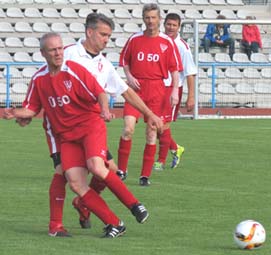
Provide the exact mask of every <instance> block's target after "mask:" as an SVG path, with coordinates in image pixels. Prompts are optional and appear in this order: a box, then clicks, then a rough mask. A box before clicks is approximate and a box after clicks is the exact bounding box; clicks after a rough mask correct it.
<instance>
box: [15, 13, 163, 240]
mask: <svg viewBox="0 0 271 255" xmlns="http://www.w3.org/2000/svg"><path fill="white" fill-rule="evenodd" d="M85 25H86V31H85V38H82V39H80V40H79V41H78V42H77V43H76V44H72V45H69V46H67V47H65V50H64V58H65V59H70V60H74V61H76V62H78V63H80V64H81V65H84V67H85V68H87V69H88V71H90V72H91V73H92V74H93V75H94V76H95V78H96V79H97V81H98V82H99V84H100V85H101V86H102V87H103V88H104V90H105V91H106V92H107V93H109V94H111V95H115V96H117V95H120V94H121V95H122V96H123V97H124V98H125V100H127V101H128V102H130V103H132V104H133V105H134V107H136V108H137V109H138V110H139V111H140V112H141V113H143V114H144V115H145V116H146V117H147V118H148V121H149V125H156V126H157V127H158V128H161V126H162V121H161V120H160V119H159V118H158V117H157V116H155V115H154V114H153V113H152V112H151V111H150V110H149V109H148V107H147V106H146V105H145V104H144V103H143V101H142V100H141V99H140V98H139V97H138V96H137V94H136V93H135V92H134V91H133V90H132V89H131V88H129V87H128V86H127V84H126V83H125V82H124V81H123V80H122V79H121V78H120V76H119V75H118V73H117V72H116V70H115V68H114V66H113V65H112V63H111V62H110V61H108V60H107V59H106V58H105V57H104V56H103V54H102V53H101V51H102V50H103V49H104V48H105V47H106V44H107V42H108V40H109V38H110V36H111V34H112V31H113V29H114V23H113V21H112V19H110V18H108V17H106V16H105V15H103V14H101V13H91V14H89V15H88V16H87V18H86V23H85ZM21 121H23V120H18V122H19V123H21ZM21 124H22V125H25V124H24V123H21ZM43 127H44V129H45V131H46V132H45V133H46V137H47V143H48V146H49V150H50V155H51V157H52V159H53V162H54V167H55V169H56V172H55V174H54V176H53V179H52V182H51V185H50V189H49V195H50V223H49V234H50V235H56V236H63V235H65V234H66V233H67V232H66V231H64V230H63V229H64V228H63V222H62V215H63V206H64V200H65V185H66V179H65V177H64V176H63V175H62V169H61V160H60V146H59V141H58V138H57V136H56V135H55V133H54V131H53V130H52V127H51V125H50V124H48V123H47V118H46V117H45V118H44V125H43ZM107 160H108V163H109V169H111V170H117V169H116V167H115V166H114V165H115V164H114V162H113V159H112V157H111V154H110V153H107ZM114 168H115V169H114ZM89 185H90V187H91V188H93V189H94V190H95V191H96V192H97V193H100V192H101V191H102V190H103V189H104V188H105V184H104V182H103V181H101V180H99V179H97V178H95V177H93V178H92V179H91V182H90V184H89ZM73 205H74V207H75V208H76V209H77V210H78V212H79V215H80V218H79V223H80V225H81V227H82V228H89V227H90V222H89V211H88V210H86V209H85V208H84V207H83V206H82V205H81V202H80V200H79V199H78V198H75V199H74V200H73Z"/></svg>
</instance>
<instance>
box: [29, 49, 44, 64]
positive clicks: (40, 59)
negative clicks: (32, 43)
mask: <svg viewBox="0 0 271 255" xmlns="http://www.w3.org/2000/svg"><path fill="white" fill-rule="evenodd" d="M32 59H33V61H34V62H45V58H44V57H43V56H42V55H41V53H40V51H36V52H34V53H33V56H32Z"/></svg>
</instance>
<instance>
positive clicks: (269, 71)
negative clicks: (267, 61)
mask: <svg viewBox="0 0 271 255" xmlns="http://www.w3.org/2000/svg"><path fill="white" fill-rule="evenodd" d="M261 75H262V77H263V78H271V67H263V68H262V70H261Z"/></svg>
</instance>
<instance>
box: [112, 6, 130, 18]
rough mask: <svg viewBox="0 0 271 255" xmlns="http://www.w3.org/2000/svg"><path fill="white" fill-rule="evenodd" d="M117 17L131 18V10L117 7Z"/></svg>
mask: <svg viewBox="0 0 271 255" xmlns="http://www.w3.org/2000/svg"><path fill="white" fill-rule="evenodd" d="M114 15H115V18H118V19H131V17H132V16H131V14H130V12H129V11H128V10H127V9H122V8H121V9H120V8H118V9H115V13H114Z"/></svg>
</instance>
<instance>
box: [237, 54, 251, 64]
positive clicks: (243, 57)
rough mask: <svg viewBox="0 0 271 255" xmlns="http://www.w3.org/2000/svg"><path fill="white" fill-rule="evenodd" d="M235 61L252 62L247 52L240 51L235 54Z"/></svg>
mask: <svg viewBox="0 0 271 255" xmlns="http://www.w3.org/2000/svg"><path fill="white" fill-rule="evenodd" d="M233 61H234V62H238V63H249V62H250V60H249V59H248V56H247V54H245V53H238V52H237V53H234V54H233Z"/></svg>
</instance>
